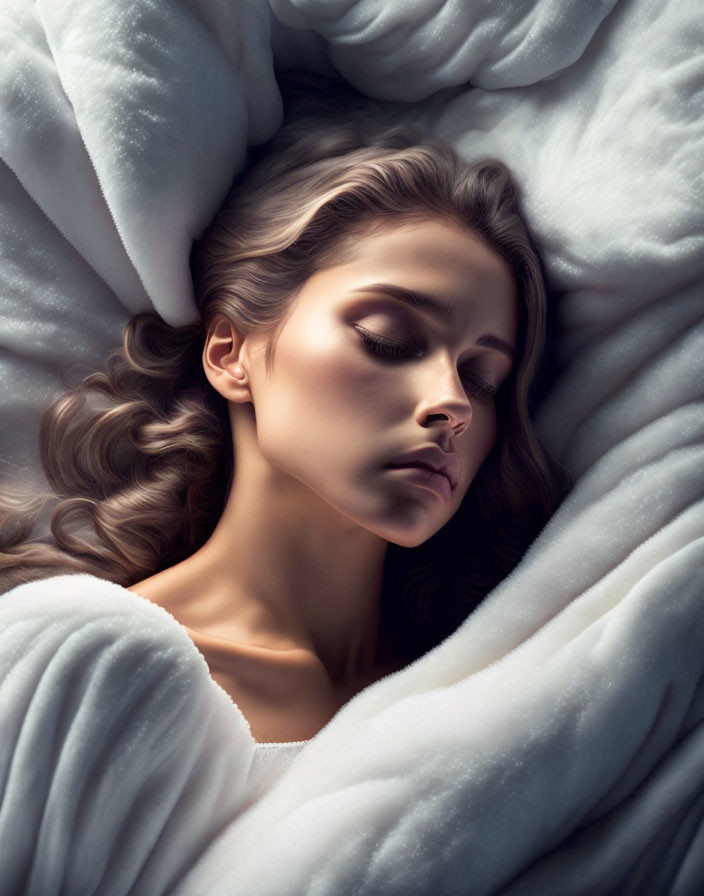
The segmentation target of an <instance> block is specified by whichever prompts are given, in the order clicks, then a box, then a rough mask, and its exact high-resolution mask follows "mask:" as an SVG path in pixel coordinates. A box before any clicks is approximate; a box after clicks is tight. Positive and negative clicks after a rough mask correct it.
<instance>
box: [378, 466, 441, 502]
mask: <svg viewBox="0 0 704 896" xmlns="http://www.w3.org/2000/svg"><path fill="white" fill-rule="evenodd" d="M390 469H393V470H398V471H399V472H400V473H404V474H405V475H406V476H407V478H408V479H410V480H411V482H413V483H414V484H415V485H419V486H421V488H425V489H427V490H428V491H431V492H433V493H434V494H436V495H438V496H439V497H440V498H442V500H443V501H444V502H445V503H446V504H448V503H449V502H450V500H451V498H452V486H451V485H450V480H449V479H448V478H447V476H445V474H444V473H437V472H436V471H435V470H429V469H428V468H427V467H396V466H394V467H391V468H390Z"/></svg>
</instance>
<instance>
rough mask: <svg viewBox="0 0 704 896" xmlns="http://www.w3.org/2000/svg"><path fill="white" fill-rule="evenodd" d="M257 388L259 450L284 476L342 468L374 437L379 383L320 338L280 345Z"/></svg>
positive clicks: (342, 348) (305, 337)
mask: <svg viewBox="0 0 704 896" xmlns="http://www.w3.org/2000/svg"><path fill="white" fill-rule="evenodd" d="M293 335H295V334H292V336H293ZM258 385H259V388H258V390H257V393H256V394H255V408H256V418H257V435H258V439H259V445H260V450H261V451H262V453H263V454H264V455H265V456H267V458H268V459H269V460H270V461H271V462H273V463H276V464H277V466H279V467H282V468H286V469H287V471H288V472H291V473H300V472H301V468H302V467H305V469H307V470H310V467H311V463H313V465H315V463H316V462H317V461H320V462H321V463H327V465H328V466H329V465H330V464H334V465H337V464H341V465H345V464H346V463H347V461H348V460H350V459H355V458H357V459H359V455H360V446H362V445H365V444H366V445H367V447H368V446H369V444H370V440H371V443H372V444H373V440H374V436H375V434H376V435H378V431H379V399H380V391H379V380H378V377H375V376H373V375H371V374H369V373H368V372H366V371H360V367H359V364H355V363H354V359H353V358H350V357H349V354H348V350H346V348H345V346H344V345H340V344H339V340H338V341H335V339H334V338H332V337H326V334H325V333H324V332H317V333H315V334H305V333H303V334H300V338H298V339H296V338H291V339H288V340H286V342H284V341H283V340H281V341H280V342H279V345H278V346H277V352H276V356H275V361H274V368H273V371H272V373H271V374H270V375H269V376H268V377H267V378H266V379H265V380H263V381H262V382H261V383H260V384H258Z"/></svg>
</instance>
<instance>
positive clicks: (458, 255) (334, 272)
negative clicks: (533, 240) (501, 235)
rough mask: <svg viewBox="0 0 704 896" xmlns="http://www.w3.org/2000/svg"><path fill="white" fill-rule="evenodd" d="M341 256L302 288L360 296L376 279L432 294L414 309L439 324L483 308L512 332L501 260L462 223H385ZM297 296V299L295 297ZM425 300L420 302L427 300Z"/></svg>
mask: <svg viewBox="0 0 704 896" xmlns="http://www.w3.org/2000/svg"><path fill="white" fill-rule="evenodd" d="M345 249H346V250H347V251H345V252H344V253H343V257H344V261H342V263H340V264H336V265H334V266H332V267H329V268H325V269H323V270H321V271H319V272H317V274H315V275H314V276H313V277H312V278H311V281H316V280H317V284H316V283H313V282H311V284H310V285H311V286H315V285H320V286H321V287H322V289H321V290H320V291H319V290H316V289H310V290H305V289H304V290H303V292H304V293H308V296H307V297H308V298H309V300H310V301H313V302H315V300H316V297H317V298H319V299H322V297H323V295H326V296H327V300H328V301H330V300H331V299H332V300H333V301H338V300H341V299H349V298H351V297H356V296H358V295H360V294H363V293H364V291H365V289H367V288H370V287H372V286H374V285H375V284H380V283H387V284H388V283H390V284H394V285H397V286H402V287H406V288H407V289H409V290H414V291H416V292H417V293H423V294H426V295H429V296H431V297H434V298H436V300H437V301H436V304H437V305H438V306H439V307H438V308H437V309H436V310H435V311H434V312H431V309H430V308H429V307H423V308H422V309H421V310H422V311H423V312H424V313H427V314H428V315H429V316H432V317H434V318H435V319H436V320H438V321H439V322H444V323H445V324H447V325H450V326H454V325H457V326H460V325H461V326H464V325H465V323H466V322H467V318H468V316H470V317H471V316H473V315H474V316H476V315H477V314H480V313H482V312H483V313H484V316H485V317H488V318H492V319H493V321H494V323H495V324H496V325H497V326H502V327H503V329H504V334H508V335H511V331H512V330H515V326H516V318H517V314H518V311H517V306H518V290H517V287H516V283H515V279H514V276H513V273H512V271H511V269H510V267H509V265H508V264H507V262H506V261H505V260H504V259H503V258H502V257H501V256H500V255H498V253H496V252H495V251H494V250H493V249H491V248H489V247H488V246H487V245H486V244H485V243H484V242H483V241H482V240H481V239H480V238H479V237H478V236H477V235H476V234H474V233H473V231H471V230H470V229H469V228H468V227H464V226H462V225H461V224H459V223H455V222H453V221H447V220H445V219H441V218H428V219H424V220H421V221H413V222H403V223H399V222H394V221H386V222H383V223H381V224H376V225H373V226H371V227H369V228H368V229H367V230H365V231H363V232H362V233H361V234H358V235H356V236H355V238H354V240H351V241H350V242H349V243H348V244H347V245H346V246H345ZM301 298H303V296H301ZM426 305H427V303H426Z"/></svg>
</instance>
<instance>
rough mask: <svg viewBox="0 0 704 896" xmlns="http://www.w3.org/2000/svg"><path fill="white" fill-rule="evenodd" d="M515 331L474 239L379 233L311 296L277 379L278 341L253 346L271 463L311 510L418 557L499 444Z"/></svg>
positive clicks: (439, 225)
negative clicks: (414, 550)
mask: <svg viewBox="0 0 704 896" xmlns="http://www.w3.org/2000/svg"><path fill="white" fill-rule="evenodd" d="M517 329H518V293H517V288H516V285H515V282H514V279H513V277H512V274H511V272H510V269H509V267H508V265H507V264H506V263H505V262H504V260H503V259H502V258H500V257H499V256H498V255H497V254H495V253H494V252H493V251H492V250H490V249H488V248H487V247H486V246H485V245H484V244H483V243H482V242H480V241H479V240H478V239H477V238H476V237H475V236H474V235H473V234H472V233H471V232H470V231H469V230H467V229H466V228H462V227H461V226H460V225H459V224H454V223H451V222H447V221H444V220H441V219H436V218H429V219H427V220H424V221H423V222H420V223H418V222H414V223H406V224H398V223H386V224H385V225H384V226H383V227H382V228H380V229H376V230H373V231H369V232H366V233H365V235H364V236H362V237H360V238H359V239H358V240H357V242H356V244H355V249H354V253H353V256H352V258H351V260H350V259H349V257H348V258H347V259H346V261H345V263H344V264H340V265H339V266H335V267H329V268H326V269H324V270H320V271H318V272H316V273H315V274H314V275H313V276H311V277H310V278H309V279H308V280H307V281H306V282H305V283H304V285H303V286H302V288H301V289H300V291H299V292H298V294H297V296H296V297H295V299H294V304H293V306H292V309H291V312H290V315H289V316H288V318H287V319H286V321H285V323H284V325H283V327H282V329H281V330H280V333H279V335H278V339H277V342H276V349H275V352H274V357H273V368H272V370H270V371H266V370H265V365H264V349H265V345H266V337H264V336H261V335H259V334H258V335H257V336H256V337H254V338H253V337H252V336H251V335H250V336H247V337H246V338H245V339H244V341H243V343H242V352H241V354H240V361H241V363H242V367H243V368H244V370H245V371H246V375H247V381H248V385H249V390H250V392H251V403H252V405H253V408H254V417H255V420H256V442H257V449H258V451H259V452H260V453H261V458H262V461H263V462H264V463H265V464H266V465H267V466H268V467H269V468H270V469H271V471H272V474H273V475H276V476H283V477H284V478H285V479H286V485H287V487H290V485H291V483H290V482H289V481H288V480H295V483H296V487H300V488H301V489H302V492H301V502H302V506H305V507H306V511H307V512H308V513H316V509H315V508H316V504H320V502H323V504H324V505H325V508H324V509H323V504H320V512H321V513H329V511H330V510H331V509H332V510H334V511H336V515H335V516H337V515H339V516H340V517H341V518H344V522H345V523H346V524H347V523H349V521H352V522H353V523H356V524H357V525H358V526H361V527H363V528H365V529H367V530H368V531H370V532H373V533H376V534H377V535H379V536H381V537H382V538H384V539H386V540H387V541H390V542H393V543H395V544H399V545H402V546H406V547H413V546H416V545H418V544H421V543H422V542H424V541H425V540H427V539H428V538H430V537H431V536H432V535H433V534H435V533H436V532H437V531H438V530H439V529H441V528H442V527H443V526H444V525H445V523H447V521H448V520H449V519H450V518H451V517H452V516H453V514H454V513H455V512H456V510H457V509H458V508H459V506H460V504H461V502H462V499H463V498H464V496H465V494H466V492H467V489H468V488H469V486H470V484H471V482H472V480H473V478H474V476H475V475H476V473H477V471H478V469H479V467H480V466H481V464H482V462H483V461H484V459H485V458H486V456H487V454H488V453H489V451H490V449H491V447H492V445H493V444H494V442H495V440H496V437H497V417H496V408H495V404H494V393H495V392H496V390H498V389H499V388H500V387H501V385H502V383H503V382H504V381H505V380H506V378H507V377H508V375H509V373H510V371H511V368H512V364H513V360H512V354H513V350H514V347H515V345H516V340H517V335H518V334H517ZM233 424H234V425H235V428H236V423H235V421H234V420H233ZM414 455H418V456H417V457H414ZM409 465H411V466H409ZM428 467H431V468H436V470H435V471H433V470H432V469H428ZM437 468H440V469H441V470H442V472H437ZM310 500H312V504H308V503H307V502H308V501H310Z"/></svg>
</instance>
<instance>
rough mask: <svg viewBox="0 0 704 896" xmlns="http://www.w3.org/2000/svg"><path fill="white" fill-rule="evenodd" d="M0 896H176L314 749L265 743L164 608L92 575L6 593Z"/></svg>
mask: <svg viewBox="0 0 704 896" xmlns="http://www.w3.org/2000/svg"><path fill="white" fill-rule="evenodd" d="M0 732H1V734H2V736H1V737H0V844H1V846H2V848H1V849H0V893H2V894H3V896H5V894H8V896H9V894H15V893H17V894H19V893H22V894H23V896H58V894H59V893H71V894H88V893H90V894H93V893H100V894H101V896H111V894H127V893H134V894H136V893H144V894H149V896H156V894H162V893H166V892H169V891H170V890H171V888H172V887H173V886H174V885H175V884H176V883H177V882H178V881H179V880H180V879H181V877H182V876H183V874H184V873H185V872H186V871H187V870H188V869H189V868H190V867H191V866H192V865H193V863H194V862H195V861H197V859H198V857H199V856H200V855H201V854H202V852H203V851H204V850H205V849H206V848H207V846H208V845H209V844H210V843H211V841H212V840H213V839H214V838H215V837H217V835H218V834H219V833H220V832H221V831H222V830H223V828H225V827H226V826H227V825H228V824H230V823H231V822H232V821H233V820H234V819H235V818H237V816H238V815H240V814H241V813H242V812H243V810H244V809H247V808H249V807H250V806H252V804H253V803H255V802H256V801H257V800H258V799H259V797H260V796H261V795H262V794H264V793H265V792H266V791H267V790H268V789H269V788H270V787H272V786H273V784H274V783H275V782H276V781H278V779H279V778H280V777H281V776H282V775H283V774H284V772H285V771H286V770H287V768H288V767H289V765H290V764H291V762H293V760H294V758H295V757H296V756H297V755H298V753H299V752H300V751H301V750H302V749H303V747H304V746H305V745H306V744H307V743H308V741H298V742H295V743H261V744H257V743H256V742H255V741H254V738H253V737H252V734H251V731H250V728H249V724H248V722H247V720H246V719H245V717H244V715H243V714H242V712H241V710H240V709H239V707H238V706H237V705H236V704H235V703H234V702H233V701H232V699H231V698H230V696H229V695H228V694H227V693H226V692H225V691H224V690H223V689H222V688H221V687H220V686H219V685H218V684H217V683H216V682H215V681H214V680H213V679H212V678H211V677H210V673H209V669H208V665H207V663H206V661H205V658H204V657H203V655H202V654H201V653H200V652H199V650H198V649H197V647H196V646H195V644H194V643H193V641H192V640H191V638H190V637H189V635H188V633H187V631H186V629H185V628H184V627H183V626H182V625H180V624H179V623H178V622H177V621H176V620H175V619H174V617H173V616H171V615H170V614H169V613H168V612H167V611H166V610H165V609H164V608H163V607H160V606H158V605H157V604H155V603H152V602H151V601H148V600H147V599H146V598H144V597H141V596H140V595H138V594H134V593H133V592H131V591H128V590H127V589H126V588H122V587H121V586H120V585H116V584H114V583H112V582H108V581H106V580H104V579H100V578H98V577H96V576H91V575H85V574H81V575H65V576H55V577H52V578H49V579H45V580H43V581H38V582H30V583H27V584H25V585H20V586H18V587H17V588H13V589H11V590H10V591H8V592H7V593H6V594H3V595H0Z"/></svg>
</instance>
